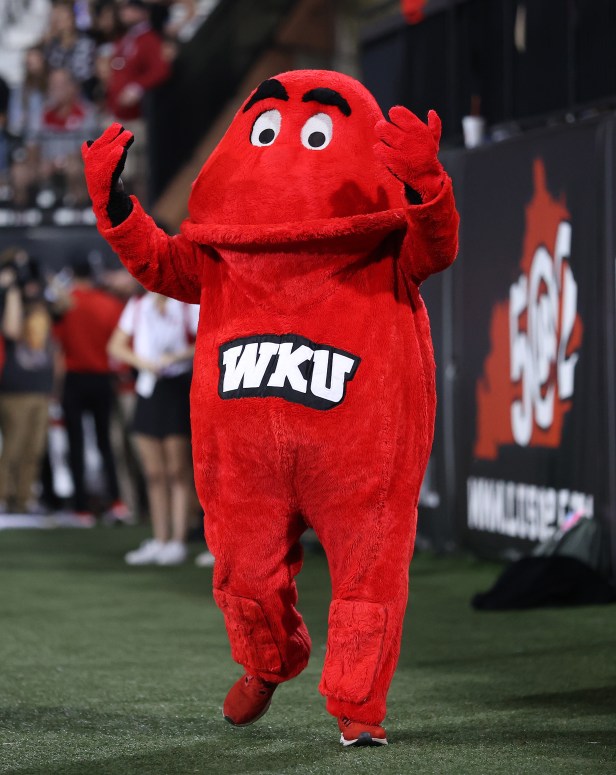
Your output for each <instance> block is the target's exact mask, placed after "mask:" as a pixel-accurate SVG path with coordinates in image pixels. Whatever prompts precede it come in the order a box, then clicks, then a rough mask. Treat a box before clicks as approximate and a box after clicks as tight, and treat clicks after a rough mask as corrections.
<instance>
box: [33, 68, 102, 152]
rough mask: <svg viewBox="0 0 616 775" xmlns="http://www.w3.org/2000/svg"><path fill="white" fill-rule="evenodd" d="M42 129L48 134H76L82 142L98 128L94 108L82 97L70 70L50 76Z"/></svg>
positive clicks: (57, 71)
mask: <svg viewBox="0 0 616 775" xmlns="http://www.w3.org/2000/svg"><path fill="white" fill-rule="evenodd" d="M42 128H43V130H45V131H48V132H50V131H51V132H76V133H79V136H80V140H81V138H83V137H84V136H85V134H87V133H88V132H90V131H93V130H94V129H95V128H96V121H95V119H94V116H93V114H92V108H91V107H90V105H89V104H88V103H86V102H85V101H84V100H83V99H82V98H81V96H80V93H79V84H78V83H77V81H76V80H75V78H74V77H73V75H72V74H71V72H70V70H67V69H64V68H59V69H57V70H52V71H51V73H50V74H49V85H48V89H47V99H46V101H45V110H44V112H43V121H42Z"/></svg>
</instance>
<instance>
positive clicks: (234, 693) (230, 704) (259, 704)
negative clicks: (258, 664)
mask: <svg viewBox="0 0 616 775" xmlns="http://www.w3.org/2000/svg"><path fill="white" fill-rule="evenodd" d="M277 686H278V684H275V683H270V682H269V681H264V680H262V679H261V678H257V676H254V675H248V674H246V675H243V676H242V677H241V678H240V680H239V681H236V682H235V683H234V684H233V686H232V687H231V689H230V691H229V694H227V696H226V698H225V702H224V705H223V706H222V715H223V716H224V718H225V719H226V720H227V721H228V722H229V724H233V726H235V727H247V726H248V725H249V724H253V723H254V722H255V721H257V720H258V719H260V718H261V716H264V715H265V714H266V713H267V711H268V710H269V706H270V705H271V704H272V695H273V694H274V692H275V691H276V688H277Z"/></svg>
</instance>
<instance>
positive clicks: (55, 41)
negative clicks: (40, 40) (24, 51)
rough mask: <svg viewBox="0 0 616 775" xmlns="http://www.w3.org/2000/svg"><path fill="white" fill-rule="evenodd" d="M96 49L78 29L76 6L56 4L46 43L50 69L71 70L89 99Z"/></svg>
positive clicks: (93, 43) (45, 48)
mask: <svg viewBox="0 0 616 775" xmlns="http://www.w3.org/2000/svg"><path fill="white" fill-rule="evenodd" d="M95 49H96V44H95V42H94V41H93V40H92V38H91V37H89V36H88V35H86V34H85V33H82V32H79V30H78V29H77V26H76V24H75V12H74V11H73V6H72V5H71V4H69V3H56V4H55V5H54V6H53V8H52V11H51V18H50V21H49V33H48V35H47V36H46V39H45V43H44V52H45V58H46V59H47V64H48V66H49V69H50V70H59V69H63V70H68V71H69V72H70V73H71V75H72V76H73V79H74V80H75V81H76V82H77V83H78V84H80V86H81V89H82V90H83V93H84V94H85V95H86V96H87V97H89V96H90V94H91V90H92V87H93V82H94V51H95Z"/></svg>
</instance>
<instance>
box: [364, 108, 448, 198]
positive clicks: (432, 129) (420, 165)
mask: <svg viewBox="0 0 616 775" xmlns="http://www.w3.org/2000/svg"><path fill="white" fill-rule="evenodd" d="M375 130H376V133H377V136H378V138H379V140H380V142H378V143H377V144H376V145H375V146H374V151H375V153H376V155H377V157H378V158H379V159H380V160H381V161H382V162H383V164H384V165H385V166H386V167H387V169H388V170H389V171H390V172H391V174H392V175H394V177H396V178H398V180H400V181H401V182H402V183H404V189H405V192H406V197H407V199H408V201H409V202H410V204H422V203H424V202H429V201H430V200H431V199H434V198H435V197H437V196H438V195H439V193H440V191H441V189H442V187H443V183H444V181H445V171H444V169H443V167H442V165H441V163H440V161H439V160H438V156H437V154H438V148H439V143H440V140H441V120H440V118H439V117H438V115H437V114H436V111H434V110H431V111H430V112H429V113H428V123H427V124H424V122H423V121H422V120H421V119H419V118H417V116H416V115H415V114H414V113H411V111H410V110H407V109H406V108H403V107H401V106H400V105H398V106H396V107H394V108H392V109H391V110H390V111H389V121H386V120H385V119H382V120H381V121H378V122H377V124H376V127H375Z"/></svg>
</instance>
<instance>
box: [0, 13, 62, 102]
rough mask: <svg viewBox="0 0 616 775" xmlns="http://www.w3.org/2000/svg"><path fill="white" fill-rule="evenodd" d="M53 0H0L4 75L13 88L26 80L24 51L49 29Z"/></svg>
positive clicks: (0, 58)
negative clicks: (51, 0) (24, 75)
mask: <svg viewBox="0 0 616 775" xmlns="http://www.w3.org/2000/svg"><path fill="white" fill-rule="evenodd" d="M50 10H51V2H50V0H0V77H2V78H4V79H5V80H6V82H7V83H8V85H9V86H10V87H11V88H14V87H16V86H19V85H20V84H21V82H22V80H23V66H24V52H25V51H26V50H27V49H28V48H30V47H31V46H36V45H37V44H38V43H39V41H40V40H41V38H42V37H43V35H44V33H45V28H46V27H47V20H48V18H49V13H50Z"/></svg>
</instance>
